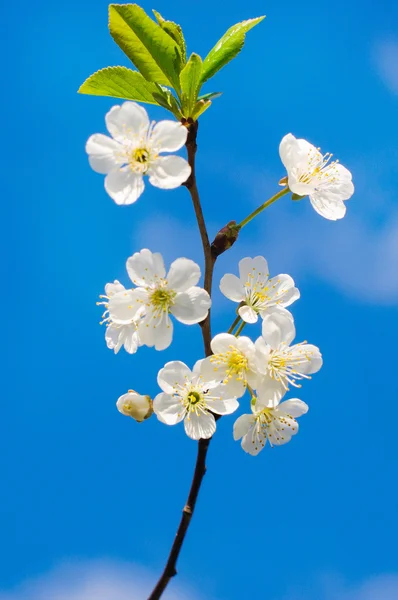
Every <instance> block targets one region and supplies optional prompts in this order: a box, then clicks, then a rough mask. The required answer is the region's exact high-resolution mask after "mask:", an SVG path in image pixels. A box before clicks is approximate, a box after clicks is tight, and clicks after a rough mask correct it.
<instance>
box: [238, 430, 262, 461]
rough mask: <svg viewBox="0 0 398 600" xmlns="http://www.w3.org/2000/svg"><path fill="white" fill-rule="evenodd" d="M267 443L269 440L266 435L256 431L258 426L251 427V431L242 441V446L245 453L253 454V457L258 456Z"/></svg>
mask: <svg viewBox="0 0 398 600" xmlns="http://www.w3.org/2000/svg"><path fill="white" fill-rule="evenodd" d="M266 443H267V438H266V437H265V435H264V433H263V432H262V430H261V429H260V431H258V432H257V431H256V426H255V425H253V426H252V427H250V429H249V431H248V432H247V433H246V435H244V436H243V438H242V441H241V444H240V445H241V446H242V448H243V450H244V451H245V452H247V453H248V454H251V455H252V456H257V454H258V453H259V452H261V450H262V449H263V448H264V446H265V444H266Z"/></svg>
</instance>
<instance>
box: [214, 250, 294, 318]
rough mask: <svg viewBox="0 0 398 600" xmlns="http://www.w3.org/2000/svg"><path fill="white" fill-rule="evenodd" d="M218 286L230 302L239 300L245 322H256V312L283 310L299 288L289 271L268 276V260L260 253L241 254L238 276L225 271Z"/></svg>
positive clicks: (268, 312) (240, 310)
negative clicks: (246, 256) (255, 254)
mask: <svg viewBox="0 0 398 600" xmlns="http://www.w3.org/2000/svg"><path fill="white" fill-rule="evenodd" d="M220 290H221V292H222V293H223V294H224V296H226V297H227V298H229V299H230V300H232V301H233V302H239V303H242V306H240V307H239V309H238V313H239V315H240V317H241V318H242V319H243V321H246V323H255V322H256V321H257V319H258V315H260V316H261V317H262V318H264V317H265V315H266V314H270V313H275V312H285V313H287V314H289V315H290V313H289V312H288V311H286V310H285V307H286V306H290V304H292V303H293V302H294V301H295V300H297V298H299V297H300V292H299V291H298V289H297V288H296V287H295V286H294V281H293V279H292V278H291V277H290V275H283V274H282V275H277V276H276V277H272V278H269V272H268V263H267V261H266V260H265V258H264V257H263V256H256V257H255V258H243V259H242V260H241V261H240V262H239V277H237V276H236V275H232V274H230V273H228V274H227V275H224V277H223V278H222V279H221V282H220Z"/></svg>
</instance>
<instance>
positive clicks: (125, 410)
mask: <svg viewBox="0 0 398 600" xmlns="http://www.w3.org/2000/svg"><path fill="white" fill-rule="evenodd" d="M116 407H117V409H118V411H119V412H121V413H122V415H125V416H126V417H132V418H133V419H135V421H137V422H138V423H141V422H142V421H144V420H145V419H148V418H149V417H150V416H151V415H152V413H153V408H152V400H151V398H150V397H149V396H142V395H141V394H137V392H135V391H134V390H129V391H128V392H127V394H123V396H120V398H119V399H118V401H117V402H116Z"/></svg>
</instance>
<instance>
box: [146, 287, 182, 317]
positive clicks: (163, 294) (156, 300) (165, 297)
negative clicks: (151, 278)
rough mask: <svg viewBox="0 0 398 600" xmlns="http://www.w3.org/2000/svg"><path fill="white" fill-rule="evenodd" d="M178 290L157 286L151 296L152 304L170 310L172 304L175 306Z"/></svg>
mask: <svg viewBox="0 0 398 600" xmlns="http://www.w3.org/2000/svg"><path fill="white" fill-rule="evenodd" d="M175 297H176V292H174V291H173V290H167V289H165V288H157V289H156V290H154V291H153V292H152V294H151V295H150V297H149V300H150V303H151V304H152V306H153V307H154V308H155V309H157V310H159V311H163V312H168V310H169V308H170V306H173V304H174V299H175Z"/></svg>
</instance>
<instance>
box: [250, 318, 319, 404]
mask: <svg viewBox="0 0 398 600" xmlns="http://www.w3.org/2000/svg"><path fill="white" fill-rule="evenodd" d="M295 336H296V329H295V326H294V323H293V321H292V319H290V318H289V317H288V316H286V315H284V314H282V313H281V314H275V315H272V317H271V318H270V317H269V316H267V317H265V319H264V320H263V325H262V336H261V337H259V338H258V339H257V340H256V343H255V348H256V367H257V370H258V372H259V373H260V374H261V376H262V378H261V381H260V383H259V385H258V390H261V391H262V393H264V394H268V395H269V396H270V397H271V396H272V397H273V398H275V399H276V400H280V399H281V398H282V396H283V395H284V394H285V392H286V391H287V390H288V389H289V386H294V387H297V388H299V387H301V384H300V383H298V381H300V380H301V379H311V377H310V375H311V374H313V373H316V372H317V371H319V369H320V368H321V367H322V355H321V353H320V351H319V348H317V347H316V346H313V345H312V344H308V343H307V342H301V343H299V344H294V345H293V346H291V345H290V344H291V342H292V341H293V340H294V338H295Z"/></svg>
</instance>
